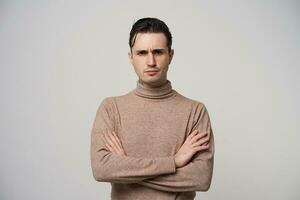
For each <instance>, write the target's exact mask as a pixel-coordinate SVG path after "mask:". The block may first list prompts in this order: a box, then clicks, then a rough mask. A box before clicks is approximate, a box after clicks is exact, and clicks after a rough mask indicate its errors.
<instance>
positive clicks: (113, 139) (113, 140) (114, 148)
mask: <svg viewBox="0 0 300 200" xmlns="http://www.w3.org/2000/svg"><path fill="white" fill-rule="evenodd" d="M104 141H105V144H106V147H107V148H108V149H109V150H110V151H111V152H112V153H115V154H118V155H123V156H126V153H125V151H124V148H123V146H122V144H121V141H120V140H119V138H118V136H117V134H116V133H115V132H114V131H112V132H109V131H106V132H104Z"/></svg>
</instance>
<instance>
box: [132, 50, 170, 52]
mask: <svg viewBox="0 0 300 200" xmlns="http://www.w3.org/2000/svg"><path fill="white" fill-rule="evenodd" d="M152 51H165V49H152ZM135 52H148V50H146V49H138V50H135Z"/></svg>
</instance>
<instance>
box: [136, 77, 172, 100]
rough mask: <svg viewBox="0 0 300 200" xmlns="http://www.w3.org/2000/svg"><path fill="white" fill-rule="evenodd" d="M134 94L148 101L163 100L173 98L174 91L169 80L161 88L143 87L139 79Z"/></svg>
mask: <svg viewBox="0 0 300 200" xmlns="http://www.w3.org/2000/svg"><path fill="white" fill-rule="evenodd" d="M134 93H135V94H136V95H138V96H140V97H143V98H148V99H165V98H169V97H171V96H173V95H174V94H175V93H176V91H175V90H173V89H172V85H171V82H170V81H169V80H167V81H166V83H164V84H163V85H161V86H158V87H149V86H146V85H144V84H143V82H142V81H141V80H140V79H139V80H137V84H136V88H135V90H134Z"/></svg>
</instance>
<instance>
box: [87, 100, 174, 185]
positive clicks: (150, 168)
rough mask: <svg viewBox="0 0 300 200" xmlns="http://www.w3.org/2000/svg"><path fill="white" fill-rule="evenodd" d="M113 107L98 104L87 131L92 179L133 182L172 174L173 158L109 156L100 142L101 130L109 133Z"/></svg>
mask: <svg viewBox="0 0 300 200" xmlns="http://www.w3.org/2000/svg"><path fill="white" fill-rule="evenodd" d="M113 106H114V105H113V104H111V103H110V102H109V101H108V99H104V100H103V101H102V103H101V104H100V106H99V108H98V110H97V113H96V117H95V120H94V123H93V127H92V131H91V167H92V172H93V176H94V178H95V180H97V181H101V182H115V183H137V182H141V181H143V180H145V179H149V178H153V177H155V176H157V175H163V174H170V173H175V171H176V168H175V162H174V156H168V157H161V158H151V159H147V158H135V157H128V156H123V155H117V154H113V153H111V152H110V151H109V150H108V149H107V147H106V145H105V142H104V139H103V134H104V132H105V130H108V131H113V127H114V124H113V123H114V112H115V111H114V107H113Z"/></svg>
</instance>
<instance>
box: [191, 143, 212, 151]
mask: <svg viewBox="0 0 300 200" xmlns="http://www.w3.org/2000/svg"><path fill="white" fill-rule="evenodd" d="M206 149H209V143H207V144H205V145H201V146H197V147H195V148H194V150H195V151H203V150H206Z"/></svg>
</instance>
